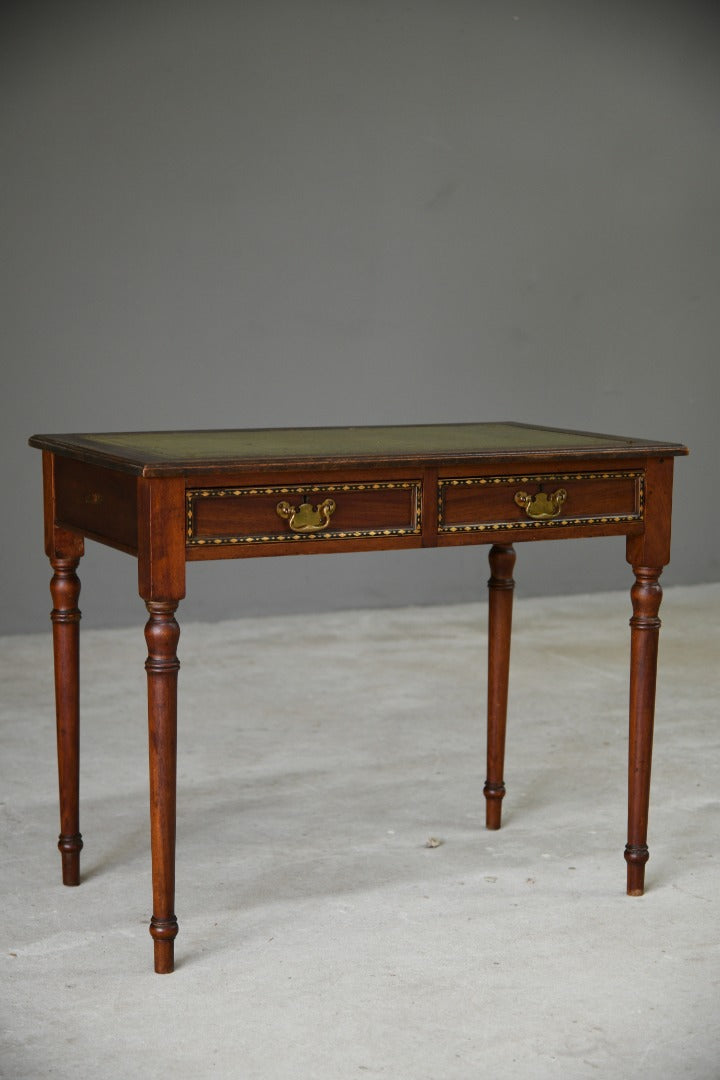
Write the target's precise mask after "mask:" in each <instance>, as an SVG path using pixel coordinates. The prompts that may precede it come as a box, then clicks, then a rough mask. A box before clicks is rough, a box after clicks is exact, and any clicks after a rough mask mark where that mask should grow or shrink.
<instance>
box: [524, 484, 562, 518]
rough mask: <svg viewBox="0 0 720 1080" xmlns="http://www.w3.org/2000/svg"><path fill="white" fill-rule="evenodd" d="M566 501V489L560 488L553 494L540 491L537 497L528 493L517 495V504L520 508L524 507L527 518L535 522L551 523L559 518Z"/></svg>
mask: <svg viewBox="0 0 720 1080" xmlns="http://www.w3.org/2000/svg"><path fill="white" fill-rule="evenodd" d="M566 499H567V491H566V490H565V488H558V489H557V491H553V492H552V494H548V493H547V492H545V491H538V492H537V494H536V495H528V493H527V491H517V492H516V493H515V502H516V503H517V504H518V506H524V507H525V513H526V514H527V516H528V517H530V518H533V520H534V521H549V520H550V519H551V518H554V517H557V516H558V514H559V513H560V511H561V509H562V506H563V503H564V502H565V500H566Z"/></svg>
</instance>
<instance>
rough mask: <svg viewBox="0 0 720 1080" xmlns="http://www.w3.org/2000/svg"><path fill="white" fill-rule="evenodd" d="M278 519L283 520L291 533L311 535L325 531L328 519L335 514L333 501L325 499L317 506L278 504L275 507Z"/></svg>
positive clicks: (305, 503) (283, 502) (309, 504)
mask: <svg viewBox="0 0 720 1080" xmlns="http://www.w3.org/2000/svg"><path fill="white" fill-rule="evenodd" d="M275 510H276V511H277V514H278V517H281V518H285V519H286V520H287V522H288V524H289V525H290V528H291V529H292V531H293V532H298V533H312V532H320V531H321V530H322V529H327V527H328V525H329V524H330V518H331V517H332V515H333V514H334V513H335V500H334V499H325V501H324V502H321V503H320V505H319V506H313V505H312V503H309V502H303V503H300V505H299V506H291V505H290V503H289V502H285V500H283V501H282V502H279V503H278V504H277V506H276V507H275Z"/></svg>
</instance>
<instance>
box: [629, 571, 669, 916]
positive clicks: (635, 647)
mask: <svg viewBox="0 0 720 1080" xmlns="http://www.w3.org/2000/svg"><path fill="white" fill-rule="evenodd" d="M633 571H634V573H635V584H634V585H633V587H632V590H631V598H632V606H633V615H632V618H631V619H630V626H631V639H630V745H629V758H628V842H627V845H626V847H625V861H626V862H627V891H628V895H629V896H642V894H643V891H644V887H645V863H646V862H647V861H648V857H649V855H648V847H647V828H648V808H649V804H650V765H651V761H652V743H653V723H654V718H655V679H656V674H657V650H658V636H659V631H660V619H659V618H658V611H659V609H660V601H661V600H662V588H661V586H660V583H659V581H658V578H659V577H660V574H661V572H662V567H648V566H633Z"/></svg>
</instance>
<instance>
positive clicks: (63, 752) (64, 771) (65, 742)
mask: <svg viewBox="0 0 720 1080" xmlns="http://www.w3.org/2000/svg"><path fill="white" fill-rule="evenodd" d="M50 561H51V564H52V568H53V570H54V571H55V573H54V574H53V578H52V581H51V582H50V593H51V595H52V600H53V610H52V612H51V615H50V618H51V619H52V628H53V655H54V660H55V716H56V722H57V755H58V782H59V788H60V836H59V839H58V849H59V851H60V854H61V856H62V876H63V884H64V885H79V884H80V851H81V849H82V846H83V842H82V836H81V835H80V611H79V609H78V606H77V602H78V597H79V595H80V579H79V578H78V576H77V574H76V573H75V571H76V570H77V567H78V563H79V561H80V560H79V559H78V558H60V557H55V556H53V557H52V558H51V560H50Z"/></svg>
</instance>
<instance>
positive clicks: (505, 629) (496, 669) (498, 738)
mask: <svg viewBox="0 0 720 1080" xmlns="http://www.w3.org/2000/svg"><path fill="white" fill-rule="evenodd" d="M489 559H490V580H489V581H488V589H489V594H488V596H489V609H488V699H487V779H486V781H485V787H484V789H483V793H484V795H485V825H486V828H488V829H499V828H500V819H501V814H502V800H503V798H504V796H505V784H504V782H503V771H504V767H505V730H506V727H507V699H508V677H509V672H510V633H511V630H512V601H513V589H514V587H515V582H514V581H513V578H512V572H513V567H514V565H515V551H514V550H513V548H512V547H511V546H507V547H503V546H500V545H499V544H494V545H493V547H492V548H491V549H490V555H489Z"/></svg>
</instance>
